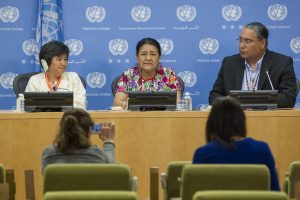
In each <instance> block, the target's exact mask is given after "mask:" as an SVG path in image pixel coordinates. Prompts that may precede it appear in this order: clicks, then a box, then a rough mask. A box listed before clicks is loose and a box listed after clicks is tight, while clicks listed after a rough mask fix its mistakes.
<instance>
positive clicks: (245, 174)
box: [181, 164, 270, 200]
mask: <svg viewBox="0 0 300 200" xmlns="http://www.w3.org/2000/svg"><path fill="white" fill-rule="evenodd" d="M203 190H270V175H269V169H268V168H267V166H265V165H248V164H197V165H195V164H194V165H185V166H184V167H183V171H182V184H181V197H182V199H183V200H191V199H192V198H193V195H194V193H195V192H196V191H203Z"/></svg>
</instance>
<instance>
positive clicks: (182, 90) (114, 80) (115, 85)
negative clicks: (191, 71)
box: [111, 75, 185, 96]
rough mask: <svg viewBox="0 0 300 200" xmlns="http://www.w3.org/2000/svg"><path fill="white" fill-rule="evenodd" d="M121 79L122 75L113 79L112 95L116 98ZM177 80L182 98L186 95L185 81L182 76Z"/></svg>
mask: <svg viewBox="0 0 300 200" xmlns="http://www.w3.org/2000/svg"><path fill="white" fill-rule="evenodd" d="M121 77H122V75H119V76H117V77H115V78H114V79H113V81H112V82H111V93H112V94H113V95H114V96H115V93H116V87H117V84H118V82H119V80H120V79H121ZM177 79H178V81H179V84H180V87H181V89H180V92H181V96H182V95H183V93H184V87H185V86H184V82H183V80H182V78H181V77H180V76H177Z"/></svg>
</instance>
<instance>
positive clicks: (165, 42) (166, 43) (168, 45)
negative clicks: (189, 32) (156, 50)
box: [158, 38, 174, 55]
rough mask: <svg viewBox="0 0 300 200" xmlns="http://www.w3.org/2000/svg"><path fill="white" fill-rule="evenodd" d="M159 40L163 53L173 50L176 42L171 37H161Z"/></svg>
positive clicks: (166, 53)
mask: <svg viewBox="0 0 300 200" xmlns="http://www.w3.org/2000/svg"><path fill="white" fill-rule="evenodd" d="M158 42H159V44H160V48H161V51H162V54H163V55H168V54H170V53H171V52H172V51H173V48H174V43H173V41H172V40H171V39H167V38H161V39H159V40H158Z"/></svg>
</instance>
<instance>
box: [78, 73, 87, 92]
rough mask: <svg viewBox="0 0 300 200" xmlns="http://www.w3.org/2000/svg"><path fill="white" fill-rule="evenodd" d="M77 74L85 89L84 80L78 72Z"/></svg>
mask: <svg viewBox="0 0 300 200" xmlns="http://www.w3.org/2000/svg"><path fill="white" fill-rule="evenodd" d="M78 76H79V78H80V80H81V82H82V85H83V87H84V88H85V89H86V82H85V80H84V78H83V77H82V76H80V75H79V74H78Z"/></svg>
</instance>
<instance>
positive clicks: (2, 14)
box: [0, 6, 20, 23]
mask: <svg viewBox="0 0 300 200" xmlns="http://www.w3.org/2000/svg"><path fill="white" fill-rule="evenodd" d="M19 16H20V12H19V9H18V8H17V7H13V6H5V7H2V8H0V19H1V20H2V21H3V22H5V23H14V22H16V21H17V20H18V19H19Z"/></svg>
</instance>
